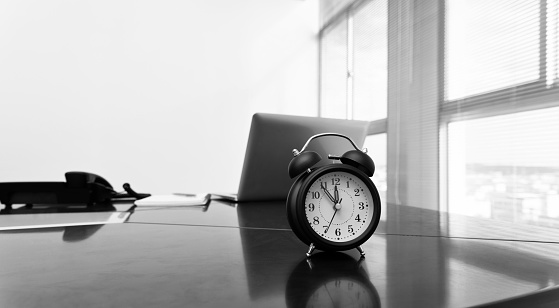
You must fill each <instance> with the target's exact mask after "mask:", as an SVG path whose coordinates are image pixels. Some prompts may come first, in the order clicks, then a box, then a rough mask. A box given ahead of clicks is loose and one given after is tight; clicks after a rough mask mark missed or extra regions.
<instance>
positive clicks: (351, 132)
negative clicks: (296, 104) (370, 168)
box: [237, 113, 369, 202]
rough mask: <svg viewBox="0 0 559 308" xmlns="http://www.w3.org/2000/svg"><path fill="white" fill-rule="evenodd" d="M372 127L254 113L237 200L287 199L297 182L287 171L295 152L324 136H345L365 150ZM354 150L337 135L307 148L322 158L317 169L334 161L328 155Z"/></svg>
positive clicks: (363, 124) (343, 122)
mask: <svg viewBox="0 0 559 308" xmlns="http://www.w3.org/2000/svg"><path fill="white" fill-rule="evenodd" d="M368 127H369V122H367V121H354V120H340V119H326V118H316V117H302V116H290V115H277V114H265V113H256V114H254V116H253V117H252V123H251V126H250V133H249V137H248V144H247V148H246V153H245V160H244V164H243V169H242V173H241V180H240V183H239V190H238V194H237V201H239V202H243V201H270V200H285V199H286V198H287V194H288V193H289V189H290V188H291V184H293V181H294V179H291V178H290V177H289V175H288V172H287V166H288V165H289V162H290V161H291V159H292V158H293V154H292V150H293V149H298V150H300V149H301V148H302V147H303V145H304V144H305V142H307V140H308V139H309V138H310V137H311V136H313V135H316V134H320V133H339V134H343V135H346V136H348V137H349V138H351V139H352V140H353V142H355V144H356V145H357V146H358V147H363V143H364V142H365V138H366V137H367V129H368ZM351 149H353V146H352V145H351V143H350V142H349V141H347V140H345V139H344V138H340V137H333V136H327V137H321V138H318V139H315V140H313V141H312V142H311V143H310V145H309V146H308V147H307V150H309V151H316V152H318V154H320V155H321V156H322V158H323V160H322V161H321V162H320V163H319V164H318V165H317V166H320V165H325V164H329V163H331V162H332V161H331V160H328V154H332V155H342V154H343V153H345V152H347V151H349V150H351Z"/></svg>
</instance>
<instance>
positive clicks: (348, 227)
mask: <svg viewBox="0 0 559 308" xmlns="http://www.w3.org/2000/svg"><path fill="white" fill-rule="evenodd" d="M347 232H349V233H353V225H347Z"/></svg>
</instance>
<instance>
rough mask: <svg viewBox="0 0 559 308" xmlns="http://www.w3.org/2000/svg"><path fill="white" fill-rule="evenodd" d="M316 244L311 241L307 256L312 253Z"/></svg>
mask: <svg viewBox="0 0 559 308" xmlns="http://www.w3.org/2000/svg"><path fill="white" fill-rule="evenodd" d="M314 248H315V247H314V244H313V243H311V245H310V246H309V251H307V258H309V257H310V256H311V253H312V252H313V251H314Z"/></svg>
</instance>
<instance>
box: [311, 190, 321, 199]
mask: <svg viewBox="0 0 559 308" xmlns="http://www.w3.org/2000/svg"><path fill="white" fill-rule="evenodd" d="M310 193H311V198H313V199H319V198H320V192H319V191H311V192H310Z"/></svg>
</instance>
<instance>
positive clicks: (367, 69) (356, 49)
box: [353, 0, 388, 121]
mask: <svg viewBox="0 0 559 308" xmlns="http://www.w3.org/2000/svg"><path fill="white" fill-rule="evenodd" d="M387 14H388V13H387V3H386V0H377V1H372V2H370V3H368V4H366V5H365V6H363V7H362V8H360V9H359V11H357V12H356V13H355V15H354V16H353V34H354V39H353V119H356V120H370V121H372V120H378V119H383V118H386V109H387V105H386V102H387V90H388V86H387V82H388V80H387V78H388V72H387V65H388V54H387V52H388V43H387V24H388V21H387Z"/></svg>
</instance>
